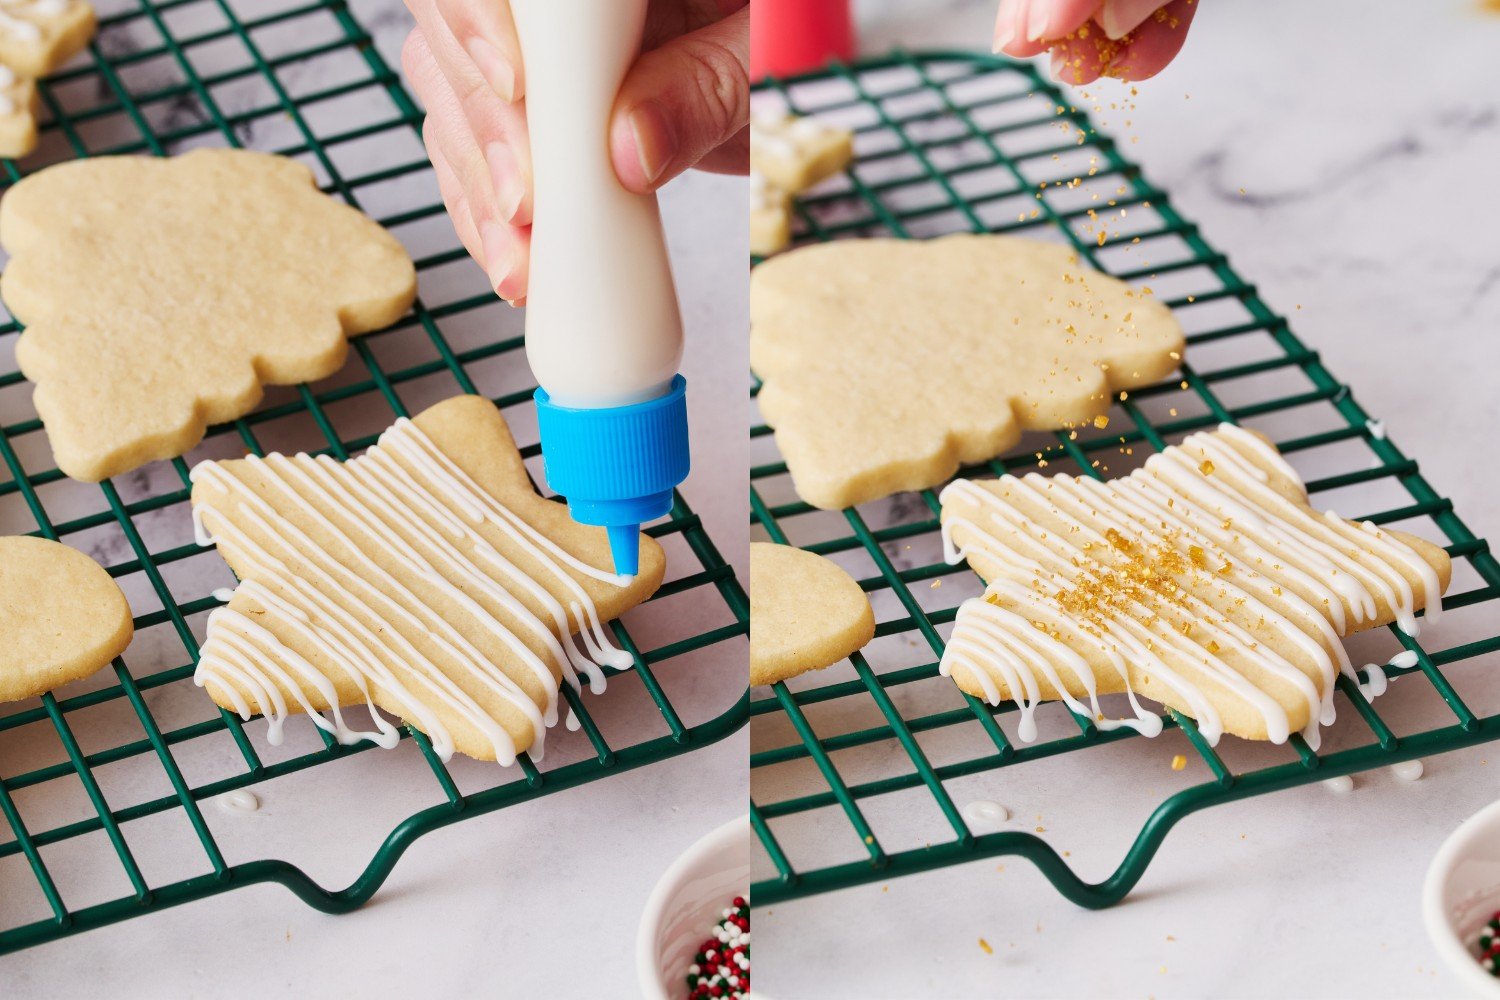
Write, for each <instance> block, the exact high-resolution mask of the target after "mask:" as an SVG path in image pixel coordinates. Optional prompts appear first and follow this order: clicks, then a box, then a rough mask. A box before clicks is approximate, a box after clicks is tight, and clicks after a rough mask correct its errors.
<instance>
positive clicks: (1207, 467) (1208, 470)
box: [1198, 458, 1214, 476]
mask: <svg viewBox="0 0 1500 1000" xmlns="http://www.w3.org/2000/svg"><path fill="white" fill-rule="evenodd" d="M1198 471H1199V472H1201V473H1203V474H1204V475H1205V476H1211V475H1213V474H1214V463H1212V462H1210V461H1209V460H1208V459H1206V458H1205V459H1204V460H1203V464H1202V465H1200V466H1198Z"/></svg>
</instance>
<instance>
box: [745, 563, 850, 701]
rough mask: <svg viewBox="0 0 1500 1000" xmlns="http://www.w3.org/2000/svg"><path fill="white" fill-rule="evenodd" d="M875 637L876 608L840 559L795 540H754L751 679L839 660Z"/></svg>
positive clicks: (775, 677)
mask: <svg viewBox="0 0 1500 1000" xmlns="http://www.w3.org/2000/svg"><path fill="white" fill-rule="evenodd" d="M874 637H875V613H874V612H873V611H871V610H870V600H869V598H867V597H865V592H864V591H863V590H860V589H859V584H857V583H855V582H854V578H853V577H851V576H850V575H849V574H848V573H846V572H844V570H843V568H842V567H840V566H839V565H838V564H837V563H835V562H833V561H831V560H829V559H824V558H823V557H822V556H820V555H815V554H814V553H812V552H804V551H803V550H802V549H798V548H793V547H792V546H790V545H773V544H771V543H769V542H752V543H751V545H750V683H751V684H775V683H776V682H777V681H784V680H786V679H788V678H790V677H796V676H797V675H798V674H802V673H806V672H807V671H809V670H821V669H822V668H823V667H826V666H828V665H830V664H833V663H837V662H838V661H840V660H842V659H843V658H844V657H846V656H849V655H850V654H852V653H854V652H855V651H856V650H859V649H863V648H864V646H865V644H866V643H868V642H869V641H870V640H871V639H873V638H874Z"/></svg>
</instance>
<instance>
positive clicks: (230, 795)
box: [219, 788, 260, 813]
mask: <svg viewBox="0 0 1500 1000" xmlns="http://www.w3.org/2000/svg"><path fill="white" fill-rule="evenodd" d="M219 808H220V809H222V810H223V811H224V812H227V813H253V812H255V811H256V810H258V809H260V797H259V796H258V795H256V794H255V793H254V792H252V791H250V789H248V788H237V789H235V790H234V791H232V792H225V793H224V794H223V795H220V796H219Z"/></svg>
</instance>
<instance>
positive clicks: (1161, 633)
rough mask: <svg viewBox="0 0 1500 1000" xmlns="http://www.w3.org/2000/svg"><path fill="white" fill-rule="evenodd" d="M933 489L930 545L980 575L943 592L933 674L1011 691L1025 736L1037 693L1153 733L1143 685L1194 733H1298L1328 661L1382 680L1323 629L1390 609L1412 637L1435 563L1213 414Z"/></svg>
mask: <svg viewBox="0 0 1500 1000" xmlns="http://www.w3.org/2000/svg"><path fill="white" fill-rule="evenodd" d="M940 499H941V502H942V514H941V521H942V530H943V539H944V545H945V555H946V557H947V558H948V560H949V561H950V562H954V563H956V562H959V561H964V560H966V561H967V562H968V564H969V566H970V567H971V568H973V569H974V571H975V572H977V573H978V574H979V575H980V576H981V577H982V578H983V579H984V580H985V581H986V582H987V586H986V590H985V594H984V596H983V597H982V598H974V599H970V600H968V601H965V602H964V604H963V605H962V606H961V607H960V608H959V612H958V616H957V621H956V624H955V627H954V631H953V634H952V637H951V639H950V640H949V642H948V646H947V648H946V650H945V652H944V655H943V659H942V661H941V670H942V672H943V673H944V674H945V675H948V676H951V677H953V678H954V680H955V681H956V682H957V683H958V685H959V687H960V688H962V689H963V690H964V691H965V692H967V693H969V694H971V695H973V696H975V697H979V698H983V699H984V700H986V701H988V702H989V703H991V704H999V703H1000V702H1001V701H1002V700H1007V699H1008V700H1012V701H1015V702H1016V703H1017V705H1018V706H1019V707H1020V709H1021V711H1020V723H1019V725H1020V729H1019V734H1020V737H1021V739H1022V740H1024V741H1030V740H1032V739H1035V738H1036V724H1035V721H1034V718H1033V716H1034V712H1035V709H1036V706H1037V705H1038V704H1040V703H1041V702H1045V701H1063V702H1064V703H1066V704H1067V706H1068V707H1069V708H1070V709H1071V710H1072V711H1074V712H1075V713H1077V714H1079V715H1081V716H1083V717H1085V718H1089V719H1093V720H1095V721H1096V722H1097V724H1098V725H1099V726H1100V727H1101V728H1103V729H1114V728H1118V727H1121V726H1126V727H1130V728H1134V729H1136V730H1138V731H1140V732H1142V733H1144V734H1146V735H1156V734H1157V733H1159V732H1160V731H1161V720H1160V718H1159V717H1158V716H1157V715H1156V714H1155V713H1153V712H1151V711H1149V710H1147V709H1146V708H1145V707H1144V706H1143V705H1142V704H1141V702H1140V701H1139V700H1138V698H1139V697H1144V698H1149V699H1150V700H1152V701H1156V702H1159V703H1161V704H1164V705H1167V706H1168V707H1170V708H1173V709H1175V710H1177V711H1180V712H1182V713H1184V714H1185V715H1188V716H1191V717H1192V718H1193V719H1195V720H1196V721H1197V724H1198V728H1199V730H1200V732H1202V733H1203V735H1204V737H1205V739H1207V740H1208V742H1209V743H1211V744H1212V743H1216V742H1217V741H1218V739H1219V737H1220V735H1221V734H1222V733H1226V732H1227V733H1231V734H1233V735H1236V736H1240V737H1243V738H1246V739H1258V740H1270V741H1272V742H1277V743H1279V742H1283V741H1285V740H1286V739H1287V738H1288V736H1289V735H1290V734H1291V733H1294V732H1299V731H1300V732H1301V733H1302V735H1303V737H1304V738H1305V739H1306V740H1307V742H1308V744H1309V745H1310V746H1312V747H1313V748H1316V747H1317V746H1318V743H1319V726H1321V725H1328V724H1330V723H1332V721H1333V717H1334V708H1333V692H1334V684H1335V682H1336V680H1337V679H1338V677H1339V676H1340V675H1341V674H1342V675H1343V676H1345V677H1347V678H1349V679H1350V680H1351V681H1352V682H1354V683H1356V684H1360V685H1361V686H1362V687H1363V689H1364V690H1365V691H1366V692H1367V693H1368V694H1370V695H1371V696H1373V695H1374V694H1377V693H1379V692H1380V691H1381V690H1383V689H1384V685H1383V683H1377V682H1375V680H1374V678H1373V677H1372V678H1371V680H1370V681H1369V682H1365V681H1362V680H1361V678H1360V676H1359V674H1358V672H1357V671H1356V670H1355V668H1354V666H1353V664H1352V663H1351V662H1350V660H1349V657H1348V654H1347V652H1346V651H1345V649H1344V646H1343V644H1342V642H1341V639H1342V638H1343V637H1344V636H1347V635H1349V634H1351V633H1353V632H1356V631H1361V630H1364V629H1369V628H1374V627H1377V626H1380V625H1386V624H1391V623H1395V624H1396V626H1397V627H1398V628H1400V629H1401V630H1402V631H1403V632H1405V633H1406V634H1408V635H1415V634H1416V633H1417V627H1418V623H1417V619H1416V615H1417V612H1419V611H1421V610H1423V609H1424V608H1425V609H1426V614H1427V616H1428V618H1429V619H1435V618H1437V617H1438V614H1439V612H1440V611H1441V595H1442V593H1443V592H1444V591H1445V590H1446V589H1447V586H1448V582H1449V578H1450V575H1451V564H1450V561H1449V559H1448V556H1447V554H1446V553H1445V552H1444V551H1443V550H1442V549H1441V548H1440V547H1438V546H1436V545H1433V544H1431V543H1429V542H1426V541H1424V540H1422V539H1420V538H1417V537H1415V536H1413V535H1409V534H1406V533H1404V532H1399V531H1394V530H1389V529H1382V528H1379V527H1377V526H1375V525H1374V524H1372V523H1371V522H1368V521H1365V522H1352V521H1345V520H1343V519H1342V518H1339V517H1338V516H1337V515H1335V514H1333V513H1331V512H1320V511H1318V510H1315V509H1314V508H1313V507H1311V505H1310V503H1309V501H1308V497H1307V491H1306V488H1305V487H1304V486H1303V484H1302V481H1301V479H1300V478H1299V477H1298V475H1297V474H1296V472H1295V470H1293V469H1292V467H1291V466H1290V465H1288V464H1287V463H1286V461H1285V460H1284V459H1283V458H1282V457H1281V455H1280V454H1279V453H1278V452H1277V451H1276V449H1275V448H1274V447H1273V446H1272V445H1271V444H1270V443H1268V442H1267V441H1266V440H1265V439H1264V438H1262V437H1260V436H1259V435H1257V434H1255V433H1254V432H1251V431H1247V430H1244V429H1241V428H1238V427H1234V426H1232V425H1227V424H1226V425H1222V426H1221V427H1220V428H1219V429H1218V430H1216V431H1214V432H1211V433H1199V434H1193V435H1191V436H1189V437H1188V438H1187V439H1186V440H1184V441H1183V443H1182V444H1180V445H1175V446H1172V447H1168V448H1167V449H1165V450H1164V451H1163V452H1161V453H1160V454H1157V455H1153V456H1152V457H1151V458H1150V459H1148V460H1147V462H1146V464H1145V466H1144V467H1142V468H1140V469H1137V470H1136V471H1134V472H1132V473H1131V474H1130V475H1128V476H1124V477H1122V478H1119V479H1114V480H1110V481H1107V482H1105V481H1100V480H1095V479H1088V478H1074V477H1072V476H1066V475H1058V476H1052V477H1045V476H1042V475H1039V474H1036V473H1032V474H1030V475H1027V476H1023V477H1016V476H1004V477H1002V478H1000V479H995V480H985V481H979V480H964V479H960V480H956V481H954V482H953V483H951V484H949V485H948V486H947V487H946V488H945V489H944V490H943V492H942V494H941V497H940ZM1373 669H1378V668H1373ZM1383 680H1384V676H1383V674H1382V675H1381V677H1380V681H1381V682H1383ZM1104 694H1124V695H1126V696H1127V699H1128V703H1129V705H1130V708H1131V711H1132V715H1131V716H1129V717H1126V718H1123V719H1110V718H1106V717H1105V716H1104V715H1103V713H1102V712H1101V711H1100V707H1099V702H1098V698H1099V696H1101V695H1104Z"/></svg>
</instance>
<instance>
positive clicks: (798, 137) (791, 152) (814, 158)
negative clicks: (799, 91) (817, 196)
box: [750, 111, 854, 195]
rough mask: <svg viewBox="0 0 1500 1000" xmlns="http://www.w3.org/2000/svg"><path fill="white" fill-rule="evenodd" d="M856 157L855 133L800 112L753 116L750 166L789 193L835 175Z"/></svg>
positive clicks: (757, 114)
mask: <svg viewBox="0 0 1500 1000" xmlns="http://www.w3.org/2000/svg"><path fill="white" fill-rule="evenodd" d="M853 157H854V133H853V132H850V131H849V130H848V129H846V128H839V127H838V126H837V125H830V124H828V123H827V122H822V121H819V120H818V119H816V118H808V117H802V116H800V115H791V114H786V113H785V112H781V113H777V112H773V111H761V112H757V113H756V114H753V115H751V116H750V168H751V170H753V171H754V172H755V173H757V174H760V175H761V176H762V177H764V178H765V179H766V180H767V181H768V182H770V184H771V185H772V186H773V187H775V188H777V189H778V190H780V191H784V192H786V193H787V194H789V195H798V194H801V193H802V192H804V191H806V190H807V189H808V188H810V187H813V186H814V185H817V184H821V183H822V182H823V181H825V180H827V179H828V178H830V177H832V176H833V175H834V174H836V173H838V172H839V171H840V170H843V169H844V168H845V167H847V166H848V165H849V161H850V160H851V159H853Z"/></svg>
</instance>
